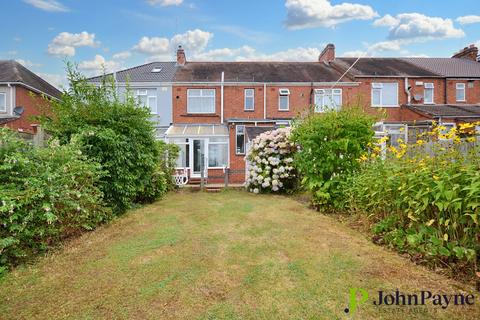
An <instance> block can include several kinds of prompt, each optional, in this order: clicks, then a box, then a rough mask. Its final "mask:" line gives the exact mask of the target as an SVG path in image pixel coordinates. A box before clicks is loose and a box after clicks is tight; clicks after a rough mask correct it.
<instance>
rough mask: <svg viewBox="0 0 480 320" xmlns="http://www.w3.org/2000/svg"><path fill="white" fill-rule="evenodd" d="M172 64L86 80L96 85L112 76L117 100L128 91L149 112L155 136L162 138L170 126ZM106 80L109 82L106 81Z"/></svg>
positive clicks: (142, 66)
mask: <svg viewBox="0 0 480 320" xmlns="http://www.w3.org/2000/svg"><path fill="white" fill-rule="evenodd" d="M175 69H176V63H175V62H152V63H147V64H144V65H141V66H137V67H133V68H130V69H126V70H122V71H118V72H115V73H112V74H108V75H105V76H98V77H94V78H90V79H88V81H89V82H92V83H95V84H97V85H99V84H100V83H101V82H102V80H103V79H104V77H107V78H106V79H108V78H109V77H113V81H115V84H116V88H117V91H118V94H119V96H120V97H122V98H124V97H125V95H126V93H127V91H128V90H129V91H130V94H131V95H132V96H133V97H135V98H137V99H138V100H139V101H140V103H142V104H144V105H145V106H146V107H148V108H149V109H150V112H151V121H152V122H153V123H154V125H155V128H156V136H157V138H159V139H163V138H164V136H165V131H167V129H168V127H169V126H170V125H171V124H172V81H173V77H174V74H175ZM107 81H108V80H107Z"/></svg>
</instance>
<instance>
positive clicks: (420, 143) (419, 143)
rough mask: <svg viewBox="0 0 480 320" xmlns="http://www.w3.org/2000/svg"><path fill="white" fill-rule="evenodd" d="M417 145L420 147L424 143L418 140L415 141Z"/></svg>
mask: <svg viewBox="0 0 480 320" xmlns="http://www.w3.org/2000/svg"><path fill="white" fill-rule="evenodd" d="M417 144H418V145H419V146H421V145H423V144H425V141H424V140H420V139H419V140H417Z"/></svg>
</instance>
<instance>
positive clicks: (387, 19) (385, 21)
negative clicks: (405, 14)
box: [373, 14, 399, 27]
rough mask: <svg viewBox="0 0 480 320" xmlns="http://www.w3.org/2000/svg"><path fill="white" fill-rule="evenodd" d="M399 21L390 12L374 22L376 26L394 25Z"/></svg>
mask: <svg viewBox="0 0 480 320" xmlns="http://www.w3.org/2000/svg"><path fill="white" fill-rule="evenodd" d="M398 23H399V20H398V19H397V18H395V17H393V16H391V15H389V14H386V15H384V16H383V17H381V18H380V19H377V20H375V21H374V22H373V25H374V26H375V27H394V26H396V25H397V24H398Z"/></svg>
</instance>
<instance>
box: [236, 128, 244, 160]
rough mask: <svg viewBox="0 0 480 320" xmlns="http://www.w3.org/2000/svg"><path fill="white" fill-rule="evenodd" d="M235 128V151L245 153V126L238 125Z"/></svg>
mask: <svg viewBox="0 0 480 320" xmlns="http://www.w3.org/2000/svg"><path fill="white" fill-rule="evenodd" d="M235 130H236V132H235V133H236V134H235V137H236V139H235V141H236V143H235V153H236V154H245V126H236V127H235Z"/></svg>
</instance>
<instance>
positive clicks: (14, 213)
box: [0, 128, 112, 273]
mask: <svg viewBox="0 0 480 320" xmlns="http://www.w3.org/2000/svg"><path fill="white" fill-rule="evenodd" d="M103 175H104V172H103V171H102V170H101V167H100V165H99V164H98V163H96V162H93V161H91V160H88V159H87V158H86V157H85V156H84V155H83V154H82V152H81V151H80V149H79V147H78V145H77V144H76V142H75V141H74V142H73V143H71V144H68V145H63V146H60V145H58V143H57V144H55V142H52V143H51V144H50V145H49V146H48V147H45V148H34V147H32V146H30V145H28V144H26V143H25V142H24V140H23V139H21V138H19V137H18V135H17V134H16V133H14V132H13V131H10V130H8V129H2V128H0V181H1V183H0V199H1V201H0V225H1V228H0V273H2V271H4V270H5V269H6V267H7V266H10V265H15V264H18V263H19V262H21V261H23V260H25V259H27V258H29V257H31V256H33V255H34V254H35V253H38V252H42V251H44V250H45V249H47V248H48V247H49V246H51V245H52V244H55V243H56V242H58V241H59V240H61V239H63V238H66V237H69V236H72V235H75V234H77V233H79V232H81V231H82V230H91V229H93V228H94V227H95V226H97V225H98V224H99V223H102V222H104V221H106V220H108V219H110V218H111V216H112V215H111V212H110V211H109V210H108V209H106V208H105V207H104V206H103V205H102V204H103V201H102V197H103V194H102V192H101V191H100V189H99V188H98V184H99V181H100V179H101V178H102V176H103Z"/></svg>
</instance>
